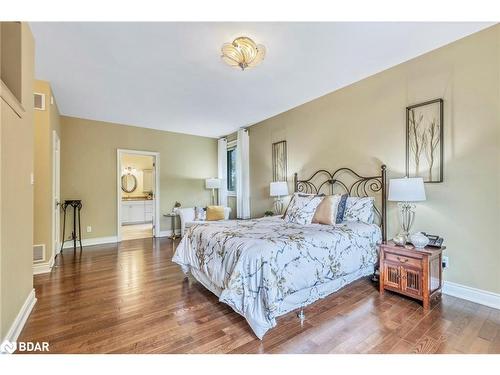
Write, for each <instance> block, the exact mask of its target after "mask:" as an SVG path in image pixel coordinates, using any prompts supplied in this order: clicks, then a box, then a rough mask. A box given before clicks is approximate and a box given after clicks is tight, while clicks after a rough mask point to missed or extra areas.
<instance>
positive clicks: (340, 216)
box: [335, 194, 349, 224]
mask: <svg viewBox="0 0 500 375" xmlns="http://www.w3.org/2000/svg"><path fill="white" fill-rule="evenodd" d="M347 198H349V194H342V196H341V197H340V201H339V206H338V208H337V219H336V220H335V223H337V224H340V223H341V222H343V221H344V214H345V206H346V203H347Z"/></svg>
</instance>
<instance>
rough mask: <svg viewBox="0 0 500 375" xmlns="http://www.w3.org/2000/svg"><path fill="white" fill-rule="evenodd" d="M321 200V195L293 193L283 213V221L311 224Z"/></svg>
mask: <svg viewBox="0 0 500 375" xmlns="http://www.w3.org/2000/svg"><path fill="white" fill-rule="evenodd" d="M323 198H324V196H323V195H306V194H300V193H295V194H294V196H293V198H292V200H291V201H290V204H289V205H288V208H287V210H286V212H285V217H284V219H285V221H287V222H289V223H295V224H311V222H312V219H313V216H314V213H315V212H316V208H318V205H319V204H320V203H321V201H322V200H323Z"/></svg>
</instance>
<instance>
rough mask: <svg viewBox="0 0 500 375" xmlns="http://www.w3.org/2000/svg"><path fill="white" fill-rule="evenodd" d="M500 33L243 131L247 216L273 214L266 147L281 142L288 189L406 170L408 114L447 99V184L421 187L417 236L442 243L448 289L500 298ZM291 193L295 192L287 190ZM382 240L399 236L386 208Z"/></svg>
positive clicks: (445, 50) (486, 33) (413, 62)
mask: <svg viewBox="0 0 500 375" xmlns="http://www.w3.org/2000/svg"><path fill="white" fill-rule="evenodd" d="M499 44H500V26H498V25H497V26H495V27H492V28H489V29H487V30H485V31H481V32H480V33H477V34H474V35H472V36H470V37H467V38H465V39H462V40H459V41H457V42H455V43H452V44H450V45H448V46H445V47H442V48H440V49H438V50H435V51H433V52H430V53H428V54H425V55H423V56H421V57H418V58H416V59H413V60H411V61H408V62H406V63H403V64H401V65H398V66H396V67H394V68H391V69H389V70H386V71H384V72H382V73H379V74H376V75H374V76H372V77H369V78H367V79H364V80H362V81H360V82H357V83H355V84H353V85H351V86H348V87H346V88H343V89H341V90H338V91H335V92H333V93H331V94H328V95H326V96H323V97H321V98H319V99H316V100H314V101H312V102H309V103H306V104H304V105H301V106H299V107H296V108H294V109H292V110H290V111H288V112H285V113H282V114H280V115H278V116H275V117H273V118H270V119H268V120H266V121H263V122H261V123H259V124H256V125H254V126H252V127H250V160H251V161H250V168H251V176H250V177H251V207H252V215H253V216H259V215H261V214H263V213H264V211H265V210H267V209H270V208H272V200H270V199H269V182H270V181H271V178H272V172H271V144H272V143H273V142H276V141H279V140H282V139H286V140H287V147H288V171H289V173H290V179H289V181H292V179H291V177H292V175H293V173H294V172H298V173H299V176H303V177H304V176H308V175H309V173H311V172H312V171H313V170H316V169H319V168H327V169H331V170H333V169H335V168H338V167H341V166H349V167H352V168H355V169H356V170H358V171H360V172H362V173H366V174H368V173H376V172H377V171H378V168H379V166H380V164H381V163H385V164H387V166H388V171H389V176H390V177H397V176H402V175H403V174H404V170H405V133H404V131H405V107H406V106H408V105H409V104H413V103H418V102H422V101H425V100H428V99H434V98H443V99H444V132H445V135H444V137H445V138H444V150H445V164H444V180H445V181H444V183H440V184H427V185H426V191H427V198H428V200H427V201H426V202H424V203H422V204H418V208H417V221H416V223H415V225H414V230H426V231H428V232H431V233H438V234H440V235H442V236H444V237H445V239H446V245H447V246H448V249H447V250H446V253H447V255H448V256H449V257H450V268H449V269H448V270H446V271H445V279H446V280H449V281H453V282H457V283H460V284H464V285H467V286H470V287H475V288H479V289H484V290H489V291H492V292H497V293H498V292H500V272H499V268H500V251H499V249H498V243H497V242H498V241H497V234H498V233H499V229H500V228H499V226H500V225H499V223H500V204H499V194H500V93H499V90H500V82H499V75H500V45H499ZM290 189H292V184H291V183H290ZM388 216H389V236H391V235H394V233H395V232H396V231H397V229H398V224H397V213H396V211H395V205H394V204H392V203H390V210H389V212H388Z"/></svg>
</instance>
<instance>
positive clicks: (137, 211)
mask: <svg viewBox="0 0 500 375" xmlns="http://www.w3.org/2000/svg"><path fill="white" fill-rule="evenodd" d="M144 203H145V202H144V201H137V202H123V203H122V214H121V217H122V224H137V223H144V221H145V220H144V219H145V214H144V210H145V205H144Z"/></svg>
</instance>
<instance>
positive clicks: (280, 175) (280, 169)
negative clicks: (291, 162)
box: [272, 141, 287, 182]
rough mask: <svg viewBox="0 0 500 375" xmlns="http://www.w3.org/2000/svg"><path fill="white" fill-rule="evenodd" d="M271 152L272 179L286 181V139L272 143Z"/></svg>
mask: <svg viewBox="0 0 500 375" xmlns="http://www.w3.org/2000/svg"><path fill="white" fill-rule="evenodd" d="M272 154H273V159H272V169H273V181H274V182H276V181H287V150H286V141H279V142H275V143H273V145H272Z"/></svg>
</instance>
